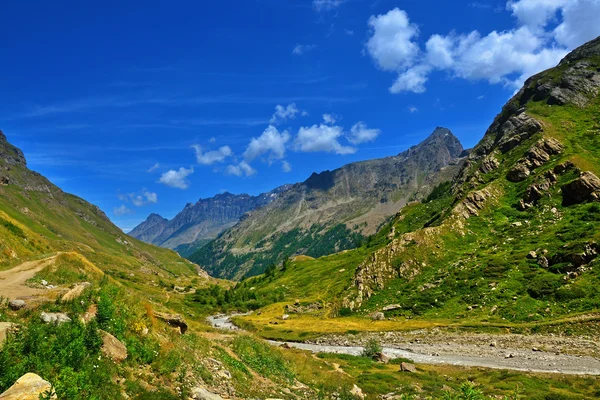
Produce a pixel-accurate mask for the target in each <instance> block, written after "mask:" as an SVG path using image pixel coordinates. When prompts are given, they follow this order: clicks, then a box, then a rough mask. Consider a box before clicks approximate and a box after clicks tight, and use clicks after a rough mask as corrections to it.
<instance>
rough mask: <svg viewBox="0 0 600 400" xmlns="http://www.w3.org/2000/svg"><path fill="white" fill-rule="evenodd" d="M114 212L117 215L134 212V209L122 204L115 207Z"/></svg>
mask: <svg viewBox="0 0 600 400" xmlns="http://www.w3.org/2000/svg"><path fill="white" fill-rule="evenodd" d="M113 214H114V215H116V216H121V215H127V214H133V210H130V209H129V208H127V207H126V206H125V204H121V206H119V207H115V208H113Z"/></svg>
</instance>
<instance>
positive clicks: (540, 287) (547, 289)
mask: <svg viewBox="0 0 600 400" xmlns="http://www.w3.org/2000/svg"><path fill="white" fill-rule="evenodd" d="M560 285H561V282H560V278H559V277H557V276H554V275H549V274H544V275H538V276H536V277H535V278H533V279H532V280H531V283H530V284H529V287H528V288H527V292H528V293H529V295H530V296H531V297H533V298H534V299H544V298H548V297H550V296H552V295H553V294H554V292H556V290H557V289H558V288H559V287H560Z"/></svg>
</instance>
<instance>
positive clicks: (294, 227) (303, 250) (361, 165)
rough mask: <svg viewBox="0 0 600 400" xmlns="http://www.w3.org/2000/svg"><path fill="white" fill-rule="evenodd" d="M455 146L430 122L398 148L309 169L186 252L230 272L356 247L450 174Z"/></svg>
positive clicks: (458, 149)
mask: <svg viewBox="0 0 600 400" xmlns="http://www.w3.org/2000/svg"><path fill="white" fill-rule="evenodd" d="M462 152H463V147H462V145H461V144H460V141H459V140H458V139H457V138H456V136H454V135H453V134H452V132H451V131H450V130H449V129H447V128H441V127H438V128H437V129H435V130H434V131H433V133H432V134H431V135H430V136H428V137H427V138H426V139H425V140H423V141H422V142H421V143H419V144H417V145H416V146H413V147H411V148H410V149H408V150H406V151H404V152H402V153H400V154H399V155H396V156H391V157H386V158H381V159H374V160H367V161H360V162H356V163H351V164H347V165H345V166H343V167H341V168H338V169H335V170H326V171H322V172H313V173H312V174H311V175H310V177H309V178H308V179H306V180H305V181H304V182H300V183H297V184H295V185H292V186H291V187H290V188H289V189H287V190H285V191H284V192H283V193H281V194H280V195H279V196H278V198H277V199H276V200H275V201H273V202H272V203H270V204H269V205H267V206H265V207H263V208H260V209H257V210H255V211H253V212H252V213H251V214H250V215H247V216H245V217H244V218H243V219H242V220H241V221H240V222H239V223H238V224H236V225H235V226H233V227H232V228H230V229H228V230H226V231H224V232H223V233H222V234H221V235H220V236H219V237H218V238H217V239H215V240H214V241H213V242H211V243H209V244H208V245H207V246H204V247H203V248H201V249H200V250H199V251H198V252H197V253H196V254H194V255H192V256H190V259H191V260H193V261H195V262H197V263H199V264H201V265H203V266H206V268H207V269H209V272H210V273H212V274H213V275H214V276H219V277H228V278H238V277H241V276H243V275H244V274H246V273H247V274H250V275H252V274H257V273H261V272H262V271H263V270H264V268H265V267H266V266H267V265H269V264H270V263H274V262H280V261H281V260H282V259H284V258H285V257H288V256H292V255H296V254H305V255H309V256H312V257H319V256H322V255H326V254H331V253H333V252H337V251H341V250H346V249H350V248H353V247H356V246H357V244H359V243H360V241H361V240H362V238H363V237H364V236H366V235H370V234H373V233H374V232H375V231H376V230H377V229H378V228H379V227H380V226H381V224H382V223H383V222H384V221H385V220H386V219H388V218H389V217H390V216H392V215H394V214H395V213H397V212H398V210H400V209H401V208H402V207H403V206H404V205H406V204H407V203H408V202H410V201H412V200H415V199H418V198H421V197H424V196H425V195H427V193H428V192H429V191H430V190H431V189H432V188H433V186H435V185H436V184H437V183H439V182H438V180H440V179H441V180H447V179H450V178H451V177H452V176H453V174H454V172H456V170H457V169H458V167H457V166H452V164H456V160H457V159H458V157H459V156H460V155H461V154H462ZM449 166H452V167H451V168H447V167H449ZM441 170H444V171H441ZM440 171H441V172H440ZM435 172H440V173H439V174H435Z"/></svg>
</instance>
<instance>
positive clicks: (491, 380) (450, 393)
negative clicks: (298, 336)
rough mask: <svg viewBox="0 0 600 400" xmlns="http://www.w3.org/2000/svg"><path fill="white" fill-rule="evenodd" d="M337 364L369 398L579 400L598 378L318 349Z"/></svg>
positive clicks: (592, 392)
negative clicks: (410, 368)
mask: <svg viewBox="0 0 600 400" xmlns="http://www.w3.org/2000/svg"><path fill="white" fill-rule="evenodd" d="M318 357H319V358H320V359H322V360H324V361H325V362H327V363H330V364H337V365H339V367H340V368H342V369H343V370H344V372H346V373H347V374H349V375H350V376H351V378H352V379H353V380H354V381H356V382H357V383H356V384H357V385H358V386H359V387H360V388H361V389H362V390H363V392H364V393H365V394H367V398H368V399H375V398H378V396H380V395H383V394H388V393H395V394H396V395H399V396H404V397H402V398H404V399H432V400H448V399H452V400H459V399H460V400H463V399H474V400H488V399H489V400H491V399H503V400H524V399H527V400H551V399H568V400H584V399H591V398H596V397H597V396H598V395H600V389H599V388H600V382H599V380H598V378H597V377H578V376H566V375H553V374H530V373H522V372H513V371H505V370H487V369H481V368H461V367H455V366H447V365H446V366H436V365H421V364H418V365H416V369H417V372H415V373H407V372H401V371H400V368H399V367H398V363H399V362H393V361H392V362H390V363H389V364H382V363H379V362H376V361H373V360H371V359H369V358H365V357H360V356H351V355H345V354H324V353H320V354H318Z"/></svg>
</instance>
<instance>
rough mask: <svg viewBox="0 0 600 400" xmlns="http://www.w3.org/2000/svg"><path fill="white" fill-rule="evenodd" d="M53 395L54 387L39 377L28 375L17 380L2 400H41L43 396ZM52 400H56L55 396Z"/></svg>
mask: <svg viewBox="0 0 600 400" xmlns="http://www.w3.org/2000/svg"><path fill="white" fill-rule="evenodd" d="M49 393H52V385H51V384H50V382H48V381H45V380H44V379H42V378H41V377H40V376H39V375H36V374H33V373H31V372H30V373H27V374H25V375H23V376H22V377H20V378H19V379H17V381H16V382H15V383H14V385H12V386H11V387H10V388H8V390H7V391H6V392H4V393H2V394H0V400H39V398H40V396H41V395H47V394H49ZM50 398H51V399H56V395H55V394H53V395H52V396H51V397H50Z"/></svg>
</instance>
